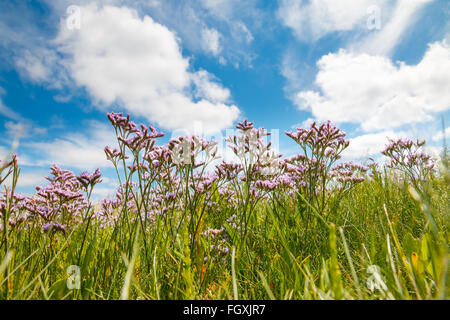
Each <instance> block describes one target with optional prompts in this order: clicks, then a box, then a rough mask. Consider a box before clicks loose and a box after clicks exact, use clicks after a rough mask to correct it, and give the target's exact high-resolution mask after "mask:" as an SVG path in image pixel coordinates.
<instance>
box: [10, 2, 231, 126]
mask: <svg viewBox="0 0 450 320" xmlns="http://www.w3.org/2000/svg"><path fill="white" fill-rule="evenodd" d="M80 9H81V21H82V22H81V28H80V29H70V28H67V24H66V22H67V21H66V20H63V21H61V26H60V29H59V34H58V36H57V38H56V39H55V40H54V41H53V45H54V47H52V48H51V49H52V50H54V51H53V52H52V53H53V54H57V55H59V56H61V59H59V60H58V61H56V59H53V58H51V57H52V55H49V57H50V58H48V59H47V60H46V59H43V58H42V54H40V53H39V52H38V53H37V55H36V54H34V55H33V54H31V53H29V52H27V53H26V54H25V55H24V56H23V57H21V59H18V60H17V65H18V66H19V67H21V69H23V70H25V71H27V72H28V74H29V76H30V78H32V79H33V80H36V81H38V80H43V81H47V82H48V83H50V84H51V85H53V83H54V82H55V83H57V84H60V83H68V82H69V80H72V81H73V82H74V83H75V84H76V86H78V87H81V88H84V89H86V91H87V92H88V93H89V95H90V96H91V98H92V99H93V101H94V104H95V106H96V107H98V108H100V109H101V110H103V111H106V110H108V109H107V107H108V106H110V105H112V104H115V105H120V106H121V107H123V109H125V110H126V111H128V112H130V113H132V114H133V115H134V116H142V117H145V118H147V119H148V120H149V121H151V122H153V123H154V124H156V125H157V126H160V127H163V128H165V129H171V130H177V129H183V130H192V129H193V127H194V126H197V127H198V124H199V123H200V124H201V126H202V128H203V130H204V131H205V133H212V132H215V131H219V130H221V129H223V128H226V127H229V126H231V125H232V124H233V122H234V121H235V120H236V119H237V117H238V115H239V113H240V111H239V109H238V107H237V106H235V105H233V104H225V103H224V99H223V98H220V97H218V96H217V94H219V95H222V96H224V95H226V98H227V99H228V96H229V90H228V89H226V88H223V87H221V85H220V84H219V83H218V82H217V81H214V82H211V83H210V82H209V79H212V76H211V77H210V76H204V75H203V76H202V73H200V74H196V73H195V72H191V67H190V63H189V59H187V58H184V57H183V55H182V53H181V48H180V45H179V39H178V38H177V37H176V35H175V34H174V33H173V32H172V31H170V30H169V29H168V28H167V27H165V26H163V25H161V24H159V23H157V22H155V21H154V20H153V19H152V18H151V17H149V16H144V17H142V18H141V17H139V15H138V12H137V11H136V10H133V9H130V8H127V7H113V6H104V7H101V8H99V7H97V5H96V4H90V5H86V6H83V7H80ZM213 45H215V44H213ZM217 45H218V44H217ZM48 50H50V49H45V50H44V51H48ZM214 50H218V48H216V49H214ZM50 69H51V70H50ZM49 74H52V77H49ZM56 75H57V76H56ZM44 79H45V80H44ZM196 85H197V86H198V87H197V88H196V89H195V86H196ZM192 88H194V91H195V92H196V93H200V94H197V95H196V96H195V97H194V93H193V91H192ZM195 98H197V100H195ZM194 100H195V101H194Z"/></svg>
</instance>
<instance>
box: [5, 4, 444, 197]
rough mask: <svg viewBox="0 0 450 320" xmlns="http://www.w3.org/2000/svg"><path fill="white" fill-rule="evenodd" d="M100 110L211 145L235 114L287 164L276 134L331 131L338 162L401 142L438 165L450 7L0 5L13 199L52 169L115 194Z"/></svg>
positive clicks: (287, 143) (109, 137) (108, 130)
mask: <svg viewBox="0 0 450 320" xmlns="http://www.w3.org/2000/svg"><path fill="white" fill-rule="evenodd" d="M111 111H113V112H124V113H129V114H130V115H131V118H132V119H133V120H134V121H135V122H136V123H145V124H151V125H152V126H154V127H156V128H158V129H159V130H160V131H163V132H165V133H166V136H165V138H163V139H161V141H160V143H167V141H168V139H170V137H172V136H176V135H184V134H186V133H199V134H202V135H204V136H206V137H209V138H213V137H214V138H215V139H216V140H220V138H221V137H224V136H226V135H227V130H230V129H232V128H233V127H234V126H235V124H236V123H237V122H238V121H241V120H243V119H245V118H247V119H249V120H250V121H254V123H255V126H256V127H264V128H266V129H267V130H268V131H272V133H273V134H272V138H273V139H274V141H275V142H276V143H275V144H274V145H275V146H277V147H278V149H279V152H280V153H282V154H283V155H285V156H289V155H293V154H295V153H296V152H298V148H297V147H296V145H295V143H294V142H293V141H291V140H290V139H289V138H288V137H286V136H285V134H284V131H286V130H295V129H296V128H297V127H302V126H307V125H309V124H310V123H311V122H312V121H318V122H323V121H328V120H330V121H331V122H333V123H334V124H336V125H337V126H339V127H340V128H342V129H343V130H345V132H346V133H347V137H348V138H349V139H350V141H351V142H350V147H349V148H348V149H347V150H346V152H345V154H344V157H345V158H348V159H355V160H359V161H365V160H367V159H368V158H369V157H372V158H377V157H379V154H380V151H381V150H382V149H383V147H384V146H385V145H386V144H387V141H388V140H387V139H388V138H391V139H394V138H399V137H409V138H424V139H426V140H427V146H428V150H430V152H434V153H435V154H438V153H439V150H442V145H443V141H444V137H445V138H446V139H448V138H450V127H449V125H448V119H449V118H450V117H449V115H450V2H449V1H448V0H340V1H336V0H315V1H306V0H279V1H275V0H273V1H272V0H271V1H269V0H266V1H263V0H246V1H240V0H186V1H178V0H146V1H144V0H135V1H125V0H104V1H88V0H80V1H75V0H71V1H66V0H59V1H58V0H44V1H32V0H29V1H25V0H22V1H17V0H16V1H9V0H2V1H1V2H0V156H1V157H2V158H3V156H5V155H6V154H8V152H9V151H10V150H12V148H14V152H15V153H17V154H18V156H19V164H20V166H21V168H22V169H21V176H20V179H19V185H18V189H19V191H22V192H25V193H30V192H33V190H34V187H35V186H36V185H45V184H46V181H45V178H44V177H45V176H47V175H48V173H49V167H50V166H51V165H52V164H57V165H59V166H61V167H63V168H65V169H70V170H73V171H74V172H75V173H77V174H78V173H80V172H82V171H85V170H89V171H92V170H94V169H95V168H100V169H101V171H102V172H103V174H104V182H103V183H102V184H101V185H98V186H97V190H96V195H97V196H98V197H102V196H107V195H111V194H114V190H115V187H116V181H115V179H114V172H113V169H112V168H111V165H110V164H109V163H108V161H107V160H106V157H105V154H104V152H103V148H104V147H105V146H106V145H114V139H115V136H114V131H113V129H112V127H111V125H110V124H109V122H108V120H107V118H106V113H107V112H111ZM444 129H445V130H444ZM228 132H229V131H228ZM278 133H279V134H278ZM15 142H18V145H17V146H16V143H15Z"/></svg>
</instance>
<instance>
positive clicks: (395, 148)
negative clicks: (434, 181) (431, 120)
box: [381, 139, 435, 189]
mask: <svg viewBox="0 0 450 320" xmlns="http://www.w3.org/2000/svg"><path fill="white" fill-rule="evenodd" d="M389 142H390V143H389V144H388V145H387V146H386V148H385V149H384V150H383V151H382V152H381V153H382V154H383V155H384V156H386V157H388V159H389V163H388V164H387V166H388V167H390V168H392V169H396V170H400V171H401V172H403V173H404V174H405V175H406V176H407V177H408V178H409V180H410V181H411V182H412V184H413V185H414V187H415V188H417V189H421V187H420V184H421V182H423V181H426V180H427V179H429V178H430V177H431V176H432V174H433V171H434V168H435V163H434V161H433V159H432V157H431V156H430V155H429V154H427V153H425V152H423V150H422V147H423V146H424V145H425V143H426V141H425V140H416V141H413V140H410V139H397V140H392V139H390V140H389Z"/></svg>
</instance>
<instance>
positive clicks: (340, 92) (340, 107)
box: [295, 41, 450, 131]
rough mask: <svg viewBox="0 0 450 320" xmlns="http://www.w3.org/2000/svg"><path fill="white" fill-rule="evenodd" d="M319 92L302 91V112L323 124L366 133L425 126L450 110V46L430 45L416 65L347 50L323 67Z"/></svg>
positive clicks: (331, 57) (298, 99)
mask: <svg viewBox="0 0 450 320" xmlns="http://www.w3.org/2000/svg"><path fill="white" fill-rule="evenodd" d="M317 65H318V68H319V72H318V74H317V76H316V79H315V85H316V86H317V90H306V91H300V92H298V94H297V95H296V97H295V103H296V105H297V106H298V108H300V109H302V110H307V111H310V112H311V113H312V114H313V116H314V117H315V118H317V119H318V120H332V121H334V122H337V123H355V124H358V125H360V126H361V128H362V129H363V130H365V131H374V130H385V129H392V128H396V127H400V126H402V125H405V124H412V123H419V122H426V121H430V120H432V119H433V116H434V115H435V114H436V113H438V112H443V111H446V110H448V109H450V91H449V90H448V83H450V46H449V44H448V43H446V42H445V41H443V42H437V43H433V44H431V45H429V48H428V50H427V52H426V53H425V56H424V57H423V59H422V61H420V63H419V64H417V65H412V66H411V65H406V64H404V63H401V62H399V63H396V64H394V63H393V62H392V61H391V60H390V59H388V58H385V57H382V56H372V55H368V54H356V53H351V52H348V51H346V50H340V51H339V52H338V53H330V54H328V55H326V56H324V57H322V58H321V59H320V60H319V61H318V63H317Z"/></svg>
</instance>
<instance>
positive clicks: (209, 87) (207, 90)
mask: <svg viewBox="0 0 450 320" xmlns="http://www.w3.org/2000/svg"><path fill="white" fill-rule="evenodd" d="M192 81H193V82H194V84H195V93H194V94H195V96H196V97H198V98H204V99H207V100H209V101H212V102H214V103H221V102H222V103H224V102H227V101H228V100H229V98H230V90H228V89H227V88H224V87H222V86H221V85H220V84H218V83H217V82H216V80H215V78H214V76H213V75H212V74H210V73H209V72H207V71H205V70H200V71H198V72H196V73H194V74H192Z"/></svg>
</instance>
